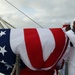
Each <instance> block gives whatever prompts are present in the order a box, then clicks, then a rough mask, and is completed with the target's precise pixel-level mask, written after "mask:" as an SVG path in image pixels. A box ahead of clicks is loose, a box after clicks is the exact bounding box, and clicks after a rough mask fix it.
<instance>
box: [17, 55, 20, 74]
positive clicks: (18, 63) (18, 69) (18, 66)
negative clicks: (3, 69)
mask: <svg viewBox="0 0 75 75" xmlns="http://www.w3.org/2000/svg"><path fill="white" fill-rule="evenodd" d="M16 75H20V55H19V54H16Z"/></svg>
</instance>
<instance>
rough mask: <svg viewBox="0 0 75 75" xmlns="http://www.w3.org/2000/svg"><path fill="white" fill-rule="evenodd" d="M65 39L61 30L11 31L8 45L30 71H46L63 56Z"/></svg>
mask: <svg viewBox="0 0 75 75" xmlns="http://www.w3.org/2000/svg"><path fill="white" fill-rule="evenodd" d="M67 42H68V41H67V37H66V36H65V34H64V32H63V30H62V29H60V28H59V29H43V28H38V29H35V28H34V29H32V28H31V29H24V30H23V29H11V35H10V44H11V48H12V50H13V52H14V53H17V54H20V56H21V59H22V60H23V62H24V63H25V65H27V66H28V67H29V68H30V69H32V70H37V69H41V70H48V69H50V68H52V67H54V66H55V64H56V63H57V62H58V61H59V60H60V59H61V57H62V56H63V54H64V52H65V50H66V47H67Z"/></svg>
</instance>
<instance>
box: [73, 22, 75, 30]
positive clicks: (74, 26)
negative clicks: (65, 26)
mask: <svg viewBox="0 0 75 75" xmlns="http://www.w3.org/2000/svg"><path fill="white" fill-rule="evenodd" d="M73 29H74V30H75V21H73Z"/></svg>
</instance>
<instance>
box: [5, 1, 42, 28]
mask: <svg viewBox="0 0 75 75" xmlns="http://www.w3.org/2000/svg"><path fill="white" fill-rule="evenodd" d="M5 1H6V2H8V3H9V4H10V5H11V6H13V7H14V8H15V9H17V10H18V11H19V12H21V13H22V14H23V15H24V16H26V17H27V18H29V19H30V20H31V21H33V22H34V23H35V24H37V25H38V26H40V27H41V28H43V27H42V26H41V25H40V24H39V23H37V22H36V21H34V20H33V19H32V18H30V17H29V16H28V15H26V14H25V13H23V12H22V11H21V10H20V9H18V8H17V7H15V6H14V5H13V4H12V3H10V2H9V1H7V0H5Z"/></svg>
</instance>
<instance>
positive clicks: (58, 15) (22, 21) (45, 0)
mask: <svg viewBox="0 0 75 75" xmlns="http://www.w3.org/2000/svg"><path fill="white" fill-rule="evenodd" d="M7 1H9V2H10V3H11V4H13V5H14V6H15V7H17V8H18V9H19V10H20V11H22V12H23V13H24V14H25V15H27V16H28V17H30V18H31V19H33V20H34V21H35V22H36V23H38V24H39V25H41V26H42V27H43V28H55V27H62V25H63V24H64V23H71V25H72V22H73V20H74V19H75V0H0V17H1V18H3V19H4V20H6V21H7V22H8V23H10V24H12V25H13V26H15V27H16V28H40V26H38V25H37V24H36V23H35V22H33V21H32V20H30V19H29V18H28V17H26V16H25V15H24V14H22V13H21V12H19V11H18V10H16V9H15V8H14V7H13V6H11V5H10V4H9V3H8V2H7Z"/></svg>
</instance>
